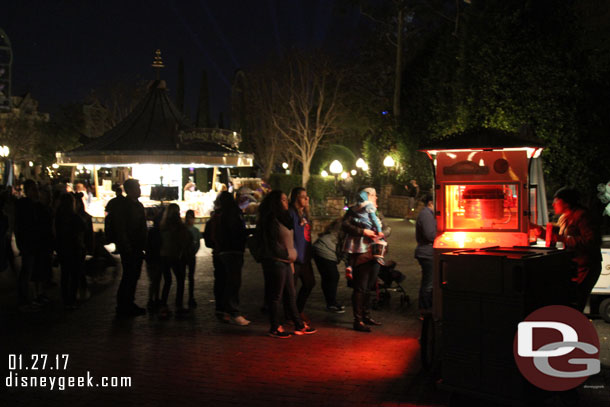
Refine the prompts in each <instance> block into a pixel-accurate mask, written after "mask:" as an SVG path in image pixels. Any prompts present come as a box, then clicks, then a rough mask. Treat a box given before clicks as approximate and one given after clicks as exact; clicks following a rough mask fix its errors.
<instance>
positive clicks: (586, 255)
mask: <svg viewBox="0 0 610 407" xmlns="http://www.w3.org/2000/svg"><path fill="white" fill-rule="evenodd" d="M579 200H580V194H579V192H578V190H576V189H574V188H570V187H563V188H560V189H559V190H557V192H555V195H554V198H553V211H554V212H555V214H556V215H560V216H559V221H558V222H557V225H553V227H552V236H549V238H550V239H549V240H550V241H551V242H553V243H556V242H562V243H563V244H564V247H565V250H567V251H570V252H572V253H573V254H574V257H573V259H572V260H573V261H574V263H575V265H576V269H577V274H576V276H575V277H574V278H573V281H574V283H576V304H575V308H576V309H578V310H579V311H581V312H582V311H583V310H584V309H585V306H586V305H587V299H588V298H589V294H591V290H593V287H595V283H597V279H598V278H599V276H600V274H601V268H602V263H601V262H602V255H601V250H600V248H601V234H600V231H599V226H598V223H597V222H594V221H593V219H592V217H591V214H590V213H589V211H588V210H587V209H586V208H584V207H583V206H582V205H580V203H579ZM532 226H533V227H534V230H535V232H536V234H538V235H539V236H542V237H543V238H544V237H546V236H545V235H546V231H545V230H544V229H543V228H541V227H540V226H537V225H532Z"/></svg>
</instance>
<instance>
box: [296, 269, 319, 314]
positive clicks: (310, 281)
mask: <svg viewBox="0 0 610 407" xmlns="http://www.w3.org/2000/svg"><path fill="white" fill-rule="evenodd" d="M298 280H301V288H300V289H299V293H298V294H297V309H298V310H299V313H301V312H303V310H304V309H305V304H306V303H307V299H308V298H309V295H310V294H311V290H313V287H314V286H315V285H316V278H315V277H314V275H313V267H311V260H308V261H306V262H305V263H302V264H300V263H294V284H295V287H296V283H297V281H298Z"/></svg>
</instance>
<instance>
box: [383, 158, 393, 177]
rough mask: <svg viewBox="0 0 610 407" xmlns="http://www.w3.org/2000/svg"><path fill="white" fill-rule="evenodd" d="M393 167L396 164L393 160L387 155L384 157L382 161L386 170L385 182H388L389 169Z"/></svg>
mask: <svg viewBox="0 0 610 407" xmlns="http://www.w3.org/2000/svg"><path fill="white" fill-rule="evenodd" d="M395 165H396V162H395V161H394V159H393V158H392V157H390V156H389V155H386V157H385V158H384V159H383V166H384V167H385V168H386V172H387V179H386V182H390V168H393V167H394V166H395Z"/></svg>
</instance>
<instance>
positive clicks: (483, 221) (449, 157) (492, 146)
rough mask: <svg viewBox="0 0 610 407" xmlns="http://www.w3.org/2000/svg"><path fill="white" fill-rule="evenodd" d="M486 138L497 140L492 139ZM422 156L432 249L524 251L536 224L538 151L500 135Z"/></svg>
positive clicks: (451, 143) (450, 143) (443, 145)
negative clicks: (431, 208) (432, 214)
mask: <svg viewBox="0 0 610 407" xmlns="http://www.w3.org/2000/svg"><path fill="white" fill-rule="evenodd" d="M491 134H493V135H496V137H492V136H491ZM423 151H425V152H426V154H428V157H429V158H430V159H431V160H432V162H433V164H434V170H435V186H436V190H435V206H436V220H437V228H438V237H437V238H436V240H435V241H434V247H435V248H436V249H441V250H447V249H463V248H480V247H489V246H527V245H528V244H529V242H530V239H532V240H533V241H535V238H534V237H533V236H532V237H531V238H530V234H529V224H530V222H529V221H530V220H531V221H532V222H536V195H537V194H536V188H535V187H533V186H530V179H529V168H530V163H531V160H532V158H536V157H538V156H539V155H540V153H541V152H542V145H540V144H539V143H536V142H533V141H531V140H530V141H527V140H523V139H521V138H519V137H516V136H514V135H513V136H510V135H509V134H506V133H504V132H497V133H496V132H493V133H490V132H489V131H487V132H481V133H475V135H474V137H473V135H469V136H461V137H459V136H458V137H454V138H452V139H449V140H447V141H441V142H439V143H437V144H436V145H434V146H432V147H430V148H426V149H424V150H423Z"/></svg>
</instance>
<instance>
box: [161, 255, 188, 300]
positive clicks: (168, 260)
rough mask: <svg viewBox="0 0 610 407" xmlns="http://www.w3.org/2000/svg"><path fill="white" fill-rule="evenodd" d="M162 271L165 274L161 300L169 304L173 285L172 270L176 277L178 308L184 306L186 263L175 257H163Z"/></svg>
mask: <svg viewBox="0 0 610 407" xmlns="http://www.w3.org/2000/svg"><path fill="white" fill-rule="evenodd" d="M161 272H162V274H163V280H164V281H163V291H162V294H161V302H162V303H163V304H167V299H168V297H169V290H170V287H171V285H172V272H173V273H174V276H175V277H176V308H177V309H178V308H183V301H184V280H185V275H186V264H185V263H184V262H182V261H180V260H179V259H178V258H174V257H161Z"/></svg>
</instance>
